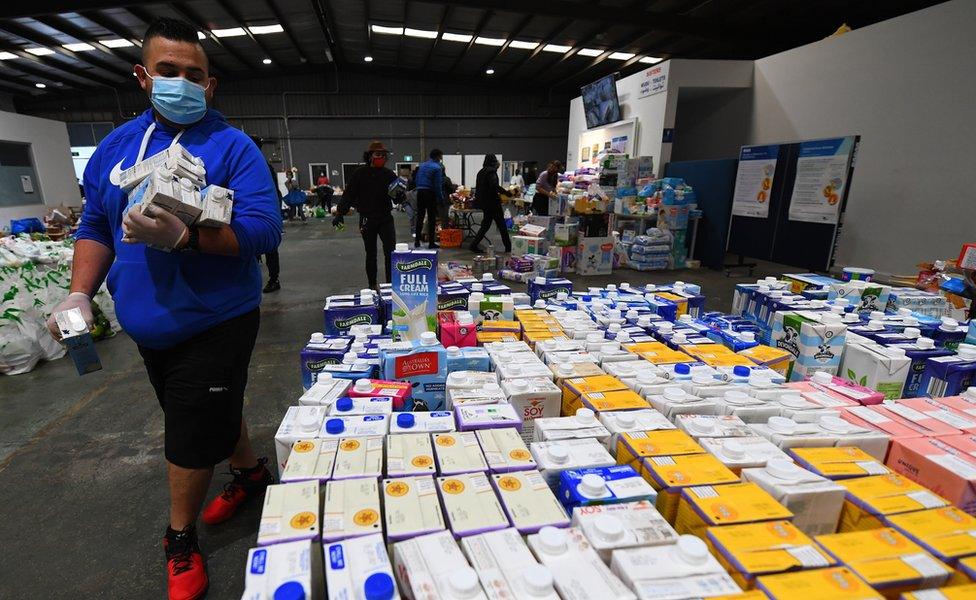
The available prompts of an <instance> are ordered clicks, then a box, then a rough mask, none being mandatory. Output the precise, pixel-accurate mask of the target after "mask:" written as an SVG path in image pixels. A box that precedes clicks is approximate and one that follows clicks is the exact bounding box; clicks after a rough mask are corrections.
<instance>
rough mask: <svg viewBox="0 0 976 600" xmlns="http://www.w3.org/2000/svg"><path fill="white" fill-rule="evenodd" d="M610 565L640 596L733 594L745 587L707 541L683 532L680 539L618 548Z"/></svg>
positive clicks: (642, 598) (645, 598)
mask: <svg viewBox="0 0 976 600" xmlns="http://www.w3.org/2000/svg"><path fill="white" fill-rule="evenodd" d="M610 569H611V570H612V571H613V572H614V573H615V574H616V575H617V576H619V577H620V579H622V580H623V581H624V582H625V583H626V584H627V585H628V586H629V587H630V588H631V589H632V590H634V591H635V592H637V598H639V599H640V600H652V599H653V600H657V599H658V598H673V599H676V600H679V599H685V598H688V599H691V598H706V597H709V596H721V595H726V594H728V595H732V594H738V593H741V592H742V590H741V589H739V586H738V585H737V584H736V583H735V581H733V580H732V577H730V576H729V574H728V573H726V572H725V568H724V567H722V565H721V564H720V563H719V562H718V560H717V559H716V558H715V557H714V556H712V555H711V554H710V553H709V552H708V546H706V545H705V542H703V541H702V540H700V539H699V538H697V537H695V536H693V535H682V536H680V537H679V538H678V541H677V543H675V544H670V545H667V546H649V547H645V548H629V549H626V550H617V551H616V552H614V553H613V558H612V559H611V561H610Z"/></svg>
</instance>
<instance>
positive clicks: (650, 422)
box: [598, 408, 674, 452]
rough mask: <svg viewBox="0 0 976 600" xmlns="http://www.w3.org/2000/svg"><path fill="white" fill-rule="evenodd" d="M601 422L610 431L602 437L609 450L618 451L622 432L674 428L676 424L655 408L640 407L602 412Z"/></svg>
mask: <svg viewBox="0 0 976 600" xmlns="http://www.w3.org/2000/svg"><path fill="white" fill-rule="evenodd" d="M598 416H599V418H600V422H601V423H603V426H604V427H606V428H607V431H609V432H610V436H609V437H608V438H606V439H601V440H600V441H601V442H603V443H604V444H605V445H606V447H607V450H609V451H611V452H616V448H617V438H619V437H620V434H621V433H629V432H632V431H657V430H658V429H674V424H672V423H671V421H669V420H668V418H667V417H665V416H664V415H662V414H661V413H660V412H658V411H656V410H654V409H653V408H639V409H637V410H611V411H606V412H601V413H600V414H599V415H598Z"/></svg>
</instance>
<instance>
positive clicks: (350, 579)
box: [306, 533, 400, 600]
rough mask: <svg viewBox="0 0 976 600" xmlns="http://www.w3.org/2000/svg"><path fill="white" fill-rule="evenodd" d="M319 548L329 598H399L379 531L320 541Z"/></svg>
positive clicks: (396, 599) (391, 568)
mask: <svg viewBox="0 0 976 600" xmlns="http://www.w3.org/2000/svg"><path fill="white" fill-rule="evenodd" d="M322 551H323V553H324V554H325V586H326V589H327V590H328V592H329V600H350V599H352V598H386V599H389V600H398V599H399V598H400V594H399V593H398V591H397V587H396V581H395V580H394V578H393V565H391V564H390V557H389V555H388V553H387V551H386V545H385V544H384V543H383V536H382V535H380V534H378V533H377V534H373V535H367V536H363V537H359V538H351V539H348V540H344V541H341V542H332V543H331V544H329V543H327V544H323V546H322ZM307 597H308V596H306V598H307Z"/></svg>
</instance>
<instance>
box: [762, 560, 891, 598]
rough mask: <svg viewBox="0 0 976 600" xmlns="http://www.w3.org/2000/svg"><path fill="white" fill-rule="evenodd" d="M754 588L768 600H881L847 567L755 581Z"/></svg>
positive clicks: (785, 574)
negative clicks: (827, 599)
mask: <svg viewBox="0 0 976 600" xmlns="http://www.w3.org/2000/svg"><path fill="white" fill-rule="evenodd" d="M756 585H757V587H758V589H760V590H762V591H763V592H764V593H765V596H766V597H767V598H769V600H796V599H797V598H830V599H831V600H882V598H883V596H882V595H881V594H879V593H877V592H876V591H874V588H872V587H871V586H869V585H868V584H867V582H866V581H864V580H863V579H861V578H860V577H858V576H857V575H856V574H855V573H854V572H853V571H851V570H850V569H848V568H847V567H833V568H830V569H813V570H804V571H797V572H795V573H783V574H781V575H768V576H765V577H760V578H759V579H758V580H756Z"/></svg>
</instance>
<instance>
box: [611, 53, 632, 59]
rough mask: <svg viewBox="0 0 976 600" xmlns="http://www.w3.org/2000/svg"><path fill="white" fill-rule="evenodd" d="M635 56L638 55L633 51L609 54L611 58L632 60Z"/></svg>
mask: <svg viewBox="0 0 976 600" xmlns="http://www.w3.org/2000/svg"><path fill="white" fill-rule="evenodd" d="M635 56H637V55H636V54H634V53H633V52H614V53H612V54H611V55H610V56H609V58H610V59H611V60H630V59H632V58H634V57H635Z"/></svg>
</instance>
